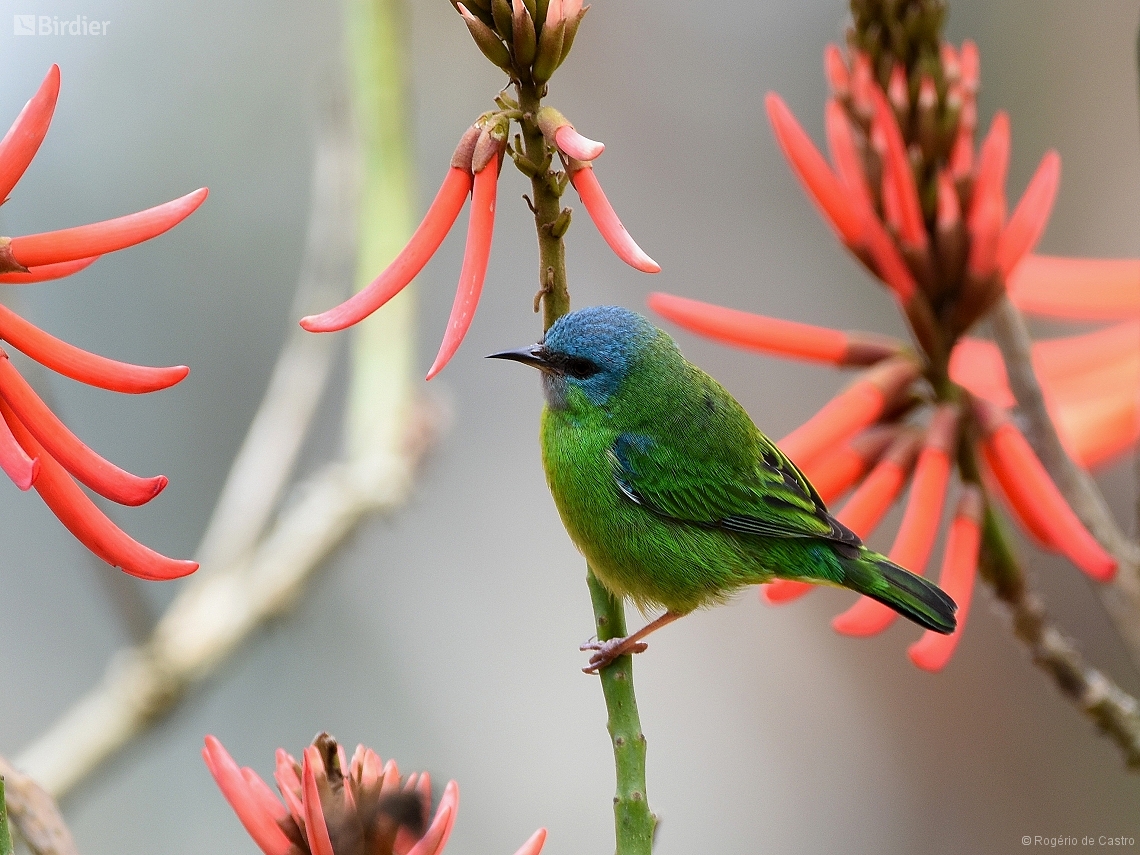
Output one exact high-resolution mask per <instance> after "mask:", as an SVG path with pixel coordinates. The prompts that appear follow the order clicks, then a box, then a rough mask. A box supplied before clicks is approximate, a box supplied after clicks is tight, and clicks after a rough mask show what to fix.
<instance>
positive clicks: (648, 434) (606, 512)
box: [493, 306, 957, 672]
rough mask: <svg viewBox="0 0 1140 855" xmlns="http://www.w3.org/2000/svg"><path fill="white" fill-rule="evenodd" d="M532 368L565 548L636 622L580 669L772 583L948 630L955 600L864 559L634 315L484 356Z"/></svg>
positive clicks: (712, 391)
mask: <svg viewBox="0 0 1140 855" xmlns="http://www.w3.org/2000/svg"><path fill="white" fill-rule="evenodd" d="M493 357H494V358H497V359H511V360H514V361H516V362H522V363H524V364H526V365H531V366H533V367H535V368H537V369H538V370H539V371H541V372H542V389H543V394H544V396H545V398H546V406H545V408H544V409H543V413H542V460H543V464H544V466H545V469H546V478H547V481H548V483H549V484H550V492H551V493H552V494H553V496H554V502H555V504H556V505H557V506H558V512H559V513H560V514H561V516H562V522H563V523H564V524H565V526H566V530H567V532H569V534H570V537H571V539H572V540H573V541H574V543H575V544H576V545H577V546H578V548H579V549H580V550H581V551H582V553H583V554H584V555H585V556H586V560H587V561H588V562H589V565H590V567H591V568H592V570H593V572H594V574H595V575H596V576H597V578H598V580H599V581H600V582H601V583H602V584H603V585H605V587H606V588H607V589H608V590H609V591H610V592H611V593H612V594H613V595H614V596H616V597H624V598H627V599H629V600H632V601H633V602H634V603H635V604H636V605H637V606H638V607H639V608H640V609H641V610H642V611H643V612H646V611H649V610H653V609H661V608H664V609H665V613H664V614H663V615H662V616H661V617H660V618H658V619H656V620H654V621H652V622H651V623H649V624H648V625H647V626H646V627H644V628H643V629H642V630H640V631H639V632H637V633H634V634H633V635H630V636H627V637H625V638H618V639H612V640H611V641H608V642H605V643H591V644H588V645H585V646H584V647H583V649H589V650H593V651H595V654H594V656H593V658H592V659H591V660H590V666H589V667H588V668H586V669H585V670H586V671H587V672H594V671H597V669H598V668H601V667H603V666H605V665H606V664H608V663H609V662H611V661H612V660H613V659H614V658H616V657H617V656H620V655H622V654H625V653H637V652H641V651H642V650H644V649H645V644H644V642H642V641H641V639H642V638H644V637H645V636H646V635H648V634H649V633H650V632H652V631H653V630H655V629H657V628H659V627H661V626H664V625H665V624H667V623H670V622H672V621H674V620H676V619H677V618H679V617H682V616H684V615H686V614H688V613H689V612H691V611H693V610H694V609H698V608H702V607H705V606H711V605H716V604H718V603H721V602H724V601H725V600H726V599H728V598H729V597H730V596H731V595H732V594H733V593H735V592H736V591H738V590H739V589H740V588H743V587H744V586H746V585H756V584H760V583H764V582H770V581H772V579H774V578H780V579H796V580H799V581H803V582H813V583H820V584H828V585H838V586H841V587H844V588H850V589H851V590H853V591H857V592H858V593H860V594H865V595H866V596H868V597H872V598H873V599H875V600H878V601H879V602H881V603H884V604H885V605H887V606H890V607H891V608H892V609H894V610H895V611H897V612H898V613H899V614H901V615H902V616H903V617H906V618H908V619H910V620H912V621H914V622H915V623H917V624H919V625H920V626H923V627H926V628H927V629H932V630H934V631H936V632H941V633H950V632H953V630H954V625H955V620H954V612H955V611H956V608H957V607H956V606H955V604H954V601H953V600H952V599H950V597H948V596H947V595H946V594H945V593H943V592H942V590H940V589H939V588H938V587H937V586H936V585H934V584H932V583H931V582H928V581H927V580H926V579H923V578H922V577H921V576H916V575H915V574H913V573H911V572H909V571H908V570H904V569H903V568H902V567H899V566H898V565H897V564H894V563H892V562H891V561H890V560H889V559H887V558H886V557H885V556H883V555H880V554H879V553H877V552H873V551H872V550H870V549H868V548H867V547H866V546H864V545H863V542H862V541H861V540H860V539H859V537H858V535H856V534H855V533H854V532H853V531H851V530H850V529H849V528H847V527H846V526H844V525H843V524H842V523H841V522H839V521H838V520H836V519H835V518H834V517H833V516H831V514H829V513H828V511H827V507H826V506H825V505H824V503H823V500H822V499H821V498H820V497H819V493H817V492H816V490H815V488H814V487H813V486H812V485H811V483H810V482H809V481H808V480H807V478H806V477H804V474H803V473H802V472H800V470H799V469H798V468H796V465H795V464H794V463H792V461H791V460H789V459H788V458H787V457H786V456H785V455H784V454H783V453H782V452H781V451H780V449H779V448H777V447H776V444H775V443H773V442H772V441H771V440H770V439H768V438H767V437H766V436H765V435H764V434H763V433H761V432H760V430H759V429H758V428H757V427H756V426H755V425H754V424H753V423H752V419H751V418H749V416H748V413H746V412H745V411H744V408H743V407H741V406H740V404H739V403H737V401H736V399H735V398H733V397H732V395H730V394H729V393H728V392H727V391H726V390H725V388H724V387H723V386H721V385H720V384H719V383H718V382H717V381H716V380H714V379H713V378H712V377H710V376H709V375H708V374H706V373H705V372H704V371H702V370H701V369H699V368H697V367H696V366H694V365H692V364H690V363H689V362H688V361H687V360H686V359H685V358H684V357H683V356H682V355H681V352H680V350H678V348H677V345H676V344H675V343H674V341H673V339H672V338H671V337H670V336H669V335H668V334H667V333H665V332H664V331H662V330H659V329H657V328H656V327H654V326H653V324H651V323H650V322H649V321H648V320H646V319H645V318H643V317H642V316H641V315H638V314H636V313H635V312H631V311H629V310H628V309H623V308H619V307H616V306H592V307H589V308H585V309H579V310H578V311H576V312H571V313H570V314H568V315H565V316H564V317H562V318H560V319H559V320H558V321H557V322H555V323H554V325H553V326H551V327H550V329H549V330H548V331H547V333H546V336H545V337H544V339H543V340H542V341H541V342H540V343H538V344H535V345H532V346H530V347H524V348H521V349H519V350H511V351H505V352H503V353H496V354H493Z"/></svg>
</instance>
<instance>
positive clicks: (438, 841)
mask: <svg viewBox="0 0 1140 855" xmlns="http://www.w3.org/2000/svg"><path fill="white" fill-rule="evenodd" d="M458 810H459V784H457V783H455V781H448V782H447V786H446V787H445V788H444V790H443V796H441V797H440V800H439V807H438V808H436V811H435V818H434V819H432V821H431V825H430V826H429V827H428V830H427V832H426V833H425V834H424V836H423V837H421V838H420V840H419V842H417V843H416V845H415V846H413V847H412V848H411V849H409V850H408V852H407V853H405V855H438V853H440V852H442V851H443V847H445V846H446V845H447V838H449V837H450V836H451V827H452V826H453V825H455V815H456V813H457V812H458Z"/></svg>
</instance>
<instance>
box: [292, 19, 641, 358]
mask: <svg viewBox="0 0 1140 855" xmlns="http://www.w3.org/2000/svg"><path fill="white" fill-rule="evenodd" d="M452 5H454V6H455V8H456V11H458V12H459V14H460V16H461V17H462V18H463V22H464V23H465V24H466V25H467V28H468V30H469V31H470V33H471V37H472V38H473V39H474V41H475V44H476V45H477V46H478V47H479V49H480V50H481V51H482V52H483V54H484V55H485V56H486V57H487V58H488V59H489V60H490V61H491V62H493V63H494V64H495V65H497V66H499V67H500V68H501V69H503V70H504V71H506V72H507V73H508V74H509V75H510V77H511V80H512V81H514V82H515V83H516V84H517V85H520V86H521V85H523V84H524V83H525V84H530V85H539V86H541V85H543V84H545V83H546V81H548V80H549V79H550V77H551V75H552V74H553V73H554V71H555V70H557V68H558V66H560V65H561V64H562V62H563V61H564V60H565V59H566V56H567V54H568V53H569V52H570V48H571V47H572V45H573V43H574V38H575V36H576V34H577V32H578V27H579V25H580V24H581V23H582V19H583V18H584V17H585V15H586V12H588V11H589V8H590V7H589V6H583V5H582V3H581V0H550V2H549V3H539V4H537V5H535V4H533V3H531V2H529V0H510V1H509V2H508V0H495V2H491V0H471V2H468V3H466V4H464V3H461V2H459V1H458V0H452ZM496 103H497V104H498V105H499V108H500V109H499V110H497V111H491V112H488V113H485V114H484V115H483V116H481V117H480V118H479V120H478V121H477V122H476V123H475V124H474V125H473V126H472V127H471V128H469V129H468V130H467V132H466V133H465V134H464V135H463V137H462V138H461V139H460V141H459V145H458V147H457V148H456V150H455V154H454V155H453V156H452V159H451V169H450V170H449V171H448V174H447V177H446V178H445V179H444V182H443V186H442V187H440V190H439V193H438V194H437V195H436V197H435V200H434V201H433V202H432V204H431V206H430V207H429V208H428V211H427V214H426V215H425V216H424V219H423V222H421V223H420V225H419V227H418V228H417V229H416V231H415V233H414V234H413V235H412V237H411V240H409V241H408V244H407V246H405V247H404V249H403V250H402V251H401V252H400V254H399V255H397V256H396V258H395V260H393V261H392V263H391V264H389V265H388V267H387V268H385V269H384V271H383V272H382V273H381V274H380V275H379V276H377V277H376V279H375V280H373V281H372V282H371V283H370V284H369V285H368V286H367V287H365V288H364V289H363V290H361V291H360V292H359V293H357V294H355V295H354V296H352V297H350V298H349V299H348V300H346V301H345V302H344V303H342V304H341V305H339V306H336V307H334V308H332V309H329V310H328V311H326V312H322V313H321V314H319V315H310V316H308V317H305V318H302V319H301V326H302V327H304V328H305V329H307V330H309V331H310V332H333V331H336V330H342V329H345V328H347V327H350V326H352V325H353V324H356V323H359V322H360V321H361V320H363V319H364V318H366V317H368V315H370V314H371V313H372V312H374V311H376V310H377V309H379V308H380V307H381V306H383V305H384V304H385V303H386V302H388V300H390V299H392V298H393V297H394V296H396V294H398V293H400V291H402V290H403V289H404V288H405V287H406V286H407V285H408V284H409V283H410V282H411V281H412V280H413V279H414V278H415V277H416V275H417V274H418V273H419V272H420V271H421V270H422V269H423V267H424V265H425V264H427V262H428V260H429V259H430V258H431V257H432V256H433V255H434V254H435V252H436V250H438V249H439V247H440V245H441V244H442V243H443V239H444V238H445V237H447V234H448V232H449V231H450V230H451V227H452V226H453V225H454V224H455V221H456V219H458V217H459V212H460V211H461V210H462V209H463V205H464V203H465V202H466V200H467V197H468V196H470V197H471V218H470V221H469V223H468V227H467V244H466V248H465V250H464V254H463V266H462V268H461V270H460V273H459V287H458V288H457V290H456V293H455V301H454V303H453V305H452V309H451V317H450V318H449V319H448V322H447V329H446V330H445V332H444V337H443V342H442V344H441V345H440V348H439V353H438V354H437V356H436V358H435V361H434V362H433V363H432V366H431V369H430V370H429V371H428V374H427V379H428V380H430V379H431V378H432V377H434V376H435V375H436V374H438V373H439V372H440V371H442V370H443V368H444V366H446V365H447V363H448V362H449V361H450V360H451V358H452V357H453V356H454V355H455V352H456V351H457V350H458V349H459V346H460V344H461V343H462V341H463V338H464V336H465V335H466V334H467V330H468V329H470V326H471V322H472V320H473V319H474V317H475V309H476V306H477V305H478V302H479V297H480V295H481V294H482V290H483V282H484V280H485V279H486V276H487V264H488V261H489V258H490V253H491V237H492V234H493V232H494V227H495V204H496V193H497V187H498V177H499V172H500V170H501V169H502V166H503V163H504V161H505V160H506V159H507V158H508V157H509V158H511V159H513V160H514V161H515V164H516V165H517V166H518V168H519V170H520V171H522V172H524V173H526V174H527V175H529V176H531V177H534V176H537V175H545V176H547V178H548V179H549V181H550V186H551V187H557V194H559V195H560V194H561V193H562V191H563V189H564V186H565V183H566V181H567V180H568V181H570V182H571V183H572V184H573V185H574V188H575V190H577V192H578V195H579V197H580V198H581V199H582V204H583V206H584V207H585V208H586V212H587V213H588V214H589V215H590V218H591V219H592V220H593V222H594V224H595V225H596V226H597V228H598V231H599V232H600V233H601V235H602V237H603V238H604V239H605V241H606V243H607V244H608V245H609V246H610V248H611V249H613V251H614V253H615V254H616V255H617V256H618V257H619V258H620V259H621V260H622V261H625V262H626V263H627V264H629V265H631V266H633V267H635V268H636V269H638V270H641V271H644V272H646V273H657V272H659V271H660V270H661V267H660V266H659V265H658V264H657V262H655V261H654V260H653V259H652V258H650V257H649V256H648V255H646V254H645V252H643V251H642V250H641V248H640V247H639V246H638V245H637V244H636V243H635V242H634V240H633V238H631V237H630V235H629V233H628V232H627V231H626V230H625V227H624V226H623V225H622V224H621V221H620V220H619V219H618V217H617V214H616V213H614V209H613V207H612V206H611V205H610V203H609V200H607V199H606V195H605V193H604V192H602V188H601V185H600V184H599V183H598V180H597V178H596V176H595V175H594V172H593V169H592V164H591V162H592V161H593V160H594V159H595V158H597V157H598V155H600V154H601V153H602V151H603V150H604V149H605V145H603V144H602V143H600V142H597V141H596V140H591V139H588V138H587V137H585V136H583V135H582V134H580V133H578V131H576V130H575V129H574V126H573V125H572V124H571V123H570V121H569V120H568V119H567V118H566V117H565V116H563V115H562V114H561V113H559V112H558V111H557V110H555V109H554V108H552V107H549V106H544V107H540V108H539V109H537V110H536V111H534V113H529V112H524V111H522V110H521V109H520V107H519V104H518V103H516V102H514V101H512V100H511V99H509V98H507V97H506V95H505V94H502V93H501V94H500V95H499V97H498V98H497V99H496ZM511 122H518V123H520V124H521V125H523V133H524V134H526V133H532V134H534V135H535V136H537V134H538V133H541V134H542V139H543V140H544V141H545V144H546V149H547V150H546V153H545V154H544V156H543V159H542V162H541V163H538V162H531V160H530V159H528V157H527V155H526V153H525V152H524V151H523V150H522V148H520V146H519V144H518V139H521V137H520V138H517V139H516V145H515V146H514V147H513V148H511V147H508V146H507V138H508V136H509V134H510V124H511ZM554 154H557V155H558V157H559V158H560V159H561V161H562V163H563V166H564V168H565V173H555V172H552V171H550V170H549V163H550V161H551V159H552V157H553V155H554ZM532 208H533V203H532ZM556 211H557V209H556ZM569 224H570V215H569V210H564V211H562V212H561V213H560V214H559V216H558V218H557V219H556V220H555V221H554V222H553V223H547V224H546V226H545V228H548V229H550V230H551V231H552V233H554V234H555V235H556V236H557V237H561V236H562V234H563V233H564V232H565V230H566V229H567V228H568V227H569Z"/></svg>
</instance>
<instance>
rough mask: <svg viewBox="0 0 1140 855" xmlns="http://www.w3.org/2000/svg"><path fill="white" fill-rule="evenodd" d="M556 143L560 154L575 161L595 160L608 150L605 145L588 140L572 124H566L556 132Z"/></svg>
mask: <svg viewBox="0 0 1140 855" xmlns="http://www.w3.org/2000/svg"><path fill="white" fill-rule="evenodd" d="M554 142H555V144H556V145H557V146H558V150H559V151H560V152H562V153H563V154H565V155H566V156H567V157H572V158H574V159H575V160H593V159H594V158H596V157H597V156H598V155H600V154H601V153H602V152H603V151H605V150H606V146H605V143H600V142H598V141H597V140H592V139H587V138H586V137H584V136H582V135H581V134H580V133H578V132H577V131H576V130H574V126H573V125H571V124H565V125H563V126H562V127H560V128H559V129H558V130H557V131H555V132H554Z"/></svg>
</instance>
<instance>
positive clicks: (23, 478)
mask: <svg viewBox="0 0 1140 855" xmlns="http://www.w3.org/2000/svg"><path fill="white" fill-rule="evenodd" d="M0 469H3V470H4V474H5V475H7V476H8V477H9V478H11V479H12V483H13V484H15V485H16V486H17V487H19V488H20V489H21V490H30V489H31V487H32V484H34V483H35V480H36V476H38V475H39V474H40V461H39V458H38V457H36V458H32V457H28V455H27V454H26V453H25V452H24V449H23V448H21V447H20V443H18V442H16V437H14V436H13V435H12V430H11V429H10V428H9V427H8V423H7V422H6V421H4V420H3V419H0Z"/></svg>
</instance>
